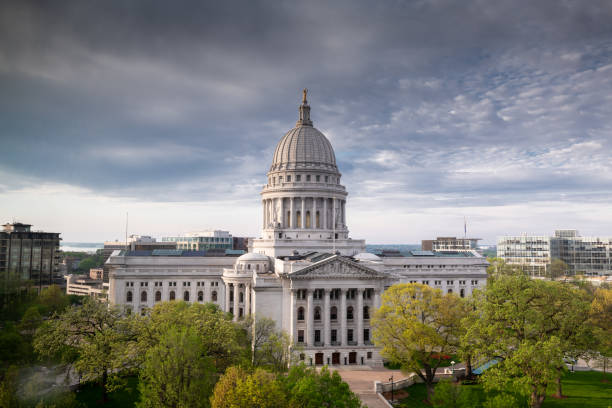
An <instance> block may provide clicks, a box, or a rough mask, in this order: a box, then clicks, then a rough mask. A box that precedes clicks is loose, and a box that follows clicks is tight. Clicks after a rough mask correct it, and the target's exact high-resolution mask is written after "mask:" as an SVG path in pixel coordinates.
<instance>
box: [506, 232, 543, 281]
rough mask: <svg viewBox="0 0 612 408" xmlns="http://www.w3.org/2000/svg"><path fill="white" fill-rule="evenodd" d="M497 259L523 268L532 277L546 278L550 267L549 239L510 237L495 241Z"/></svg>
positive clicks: (528, 236) (540, 237) (525, 236)
mask: <svg viewBox="0 0 612 408" xmlns="http://www.w3.org/2000/svg"><path fill="white" fill-rule="evenodd" d="M497 257H498V258H502V259H504V260H505V261H506V262H507V263H508V264H510V265H519V266H521V267H523V269H524V270H525V271H527V272H528V273H529V274H530V275H532V276H546V269H547V268H548V265H550V237H547V236H530V235H521V236H510V237H501V238H499V239H498V240H497Z"/></svg>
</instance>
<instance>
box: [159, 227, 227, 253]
mask: <svg viewBox="0 0 612 408" xmlns="http://www.w3.org/2000/svg"><path fill="white" fill-rule="evenodd" d="M162 242H174V243H176V249H185V250H189V251H205V250H208V249H233V244H234V241H233V238H232V235H231V234H230V233H229V231H221V230H214V231H198V232H189V233H187V234H185V235H180V236H177V237H163V238H162Z"/></svg>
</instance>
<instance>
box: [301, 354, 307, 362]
mask: <svg viewBox="0 0 612 408" xmlns="http://www.w3.org/2000/svg"><path fill="white" fill-rule="evenodd" d="M305 359H306V354H304V353H300V361H304V360H305Z"/></svg>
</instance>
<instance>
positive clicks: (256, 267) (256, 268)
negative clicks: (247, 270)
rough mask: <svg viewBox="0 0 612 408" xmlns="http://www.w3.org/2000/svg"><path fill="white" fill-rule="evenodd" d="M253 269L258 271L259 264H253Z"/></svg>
mask: <svg viewBox="0 0 612 408" xmlns="http://www.w3.org/2000/svg"><path fill="white" fill-rule="evenodd" d="M255 270H256V271H258V272H259V264H257V265H255Z"/></svg>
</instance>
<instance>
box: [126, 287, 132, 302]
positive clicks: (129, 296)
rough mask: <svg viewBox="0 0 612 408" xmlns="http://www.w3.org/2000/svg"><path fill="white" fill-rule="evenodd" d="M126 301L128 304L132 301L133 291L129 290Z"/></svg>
mask: <svg viewBox="0 0 612 408" xmlns="http://www.w3.org/2000/svg"><path fill="white" fill-rule="evenodd" d="M125 301H126V302H131V301H132V291H131V290H128V291H127V293H126V294H125Z"/></svg>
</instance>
